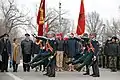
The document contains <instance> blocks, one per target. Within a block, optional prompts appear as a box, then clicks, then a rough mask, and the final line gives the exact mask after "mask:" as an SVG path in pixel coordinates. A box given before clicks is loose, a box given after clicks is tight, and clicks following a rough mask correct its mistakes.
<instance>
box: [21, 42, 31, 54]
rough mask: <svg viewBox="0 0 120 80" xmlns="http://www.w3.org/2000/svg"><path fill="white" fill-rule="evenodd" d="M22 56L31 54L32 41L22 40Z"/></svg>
mask: <svg viewBox="0 0 120 80" xmlns="http://www.w3.org/2000/svg"><path fill="white" fill-rule="evenodd" d="M21 48H22V54H33V41H32V40H29V41H27V40H23V41H22V42H21Z"/></svg>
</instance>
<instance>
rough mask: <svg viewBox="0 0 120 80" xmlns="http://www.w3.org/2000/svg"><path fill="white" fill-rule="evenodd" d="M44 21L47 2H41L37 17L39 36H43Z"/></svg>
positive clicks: (43, 0)
mask: <svg viewBox="0 0 120 80" xmlns="http://www.w3.org/2000/svg"><path fill="white" fill-rule="evenodd" d="M44 21H45V0H41V3H40V7H39V11H38V15H37V24H38V36H43V26H44Z"/></svg>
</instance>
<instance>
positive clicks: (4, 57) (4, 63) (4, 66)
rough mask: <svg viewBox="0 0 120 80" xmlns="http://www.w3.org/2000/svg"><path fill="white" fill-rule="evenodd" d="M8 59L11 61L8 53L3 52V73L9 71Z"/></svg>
mask: <svg viewBox="0 0 120 80" xmlns="http://www.w3.org/2000/svg"><path fill="white" fill-rule="evenodd" d="M8 59H9V56H8V53H7V52H3V54H2V68H1V71H4V70H5V71H7V70H8Z"/></svg>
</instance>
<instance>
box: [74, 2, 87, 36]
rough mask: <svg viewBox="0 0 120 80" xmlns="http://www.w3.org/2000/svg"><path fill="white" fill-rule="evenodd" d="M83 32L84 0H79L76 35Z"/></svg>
mask: <svg viewBox="0 0 120 80" xmlns="http://www.w3.org/2000/svg"><path fill="white" fill-rule="evenodd" d="M84 32H85V9H84V1H83V0H81V6H80V14H79V18H78V26H77V30H76V33H77V35H82V34H83V33H84Z"/></svg>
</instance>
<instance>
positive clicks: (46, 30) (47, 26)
mask: <svg viewBox="0 0 120 80" xmlns="http://www.w3.org/2000/svg"><path fill="white" fill-rule="evenodd" d="M48 28H49V24H48V22H47V24H46V26H45V32H46V33H48Z"/></svg>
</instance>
